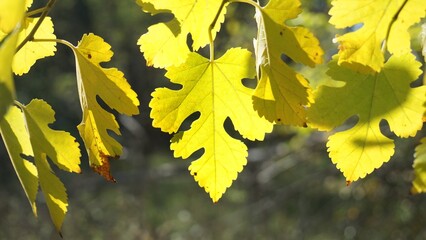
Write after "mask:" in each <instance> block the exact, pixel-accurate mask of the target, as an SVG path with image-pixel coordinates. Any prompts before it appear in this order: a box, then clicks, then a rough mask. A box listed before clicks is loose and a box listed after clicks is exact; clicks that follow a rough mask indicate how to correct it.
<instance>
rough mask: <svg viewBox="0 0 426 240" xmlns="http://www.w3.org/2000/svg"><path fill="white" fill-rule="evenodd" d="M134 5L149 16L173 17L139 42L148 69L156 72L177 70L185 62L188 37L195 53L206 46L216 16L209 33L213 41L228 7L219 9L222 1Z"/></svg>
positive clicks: (157, 0)
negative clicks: (167, 69)
mask: <svg viewBox="0 0 426 240" xmlns="http://www.w3.org/2000/svg"><path fill="white" fill-rule="evenodd" d="M137 3H138V4H139V5H140V6H142V8H143V9H144V10H145V11H149V12H151V13H152V14H157V13H164V12H171V13H172V14H173V15H174V19H173V20H172V21H170V22H167V23H158V24H156V25H153V26H151V27H150V28H148V33H146V34H144V35H143V36H141V38H140V39H139V40H138V45H140V46H141V52H143V53H144V56H145V59H146V60H147V64H148V66H151V65H153V66H154V67H159V68H164V67H168V66H172V65H174V66H178V65H180V64H181V63H183V62H185V59H186V57H187V56H188V54H189V49H188V46H187V45H186V40H187V36H188V34H191V37H192V40H193V43H192V48H193V49H194V51H197V50H198V49H200V48H201V47H204V46H206V45H207V44H209V43H210V40H209V27H210V25H211V24H212V23H213V21H214V20H215V17H216V15H217V14H219V15H218V16H219V17H218V19H217V21H216V24H215V25H214V26H213V29H212V37H213V39H214V38H215V36H216V33H217V32H218V31H219V30H220V25H221V23H222V22H223V21H224V19H225V13H226V6H227V5H228V3H225V6H224V7H223V8H222V9H221V6H222V0H210V1H197V0H182V1H166V0H137ZM219 11H221V12H220V13H219Z"/></svg>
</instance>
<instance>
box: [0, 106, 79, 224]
mask: <svg viewBox="0 0 426 240" xmlns="http://www.w3.org/2000/svg"><path fill="white" fill-rule="evenodd" d="M20 106H21V110H22V112H21V111H19V110H18V109H17V108H15V107H13V108H11V110H10V112H9V114H8V115H7V117H6V120H5V121H4V122H2V123H1V128H2V133H6V134H7V135H8V136H4V139H5V142H6V144H7V148H8V150H9V155H10V157H11V159H12V161H13V162H14V165H15V167H19V168H20V172H19V175H18V176H19V178H20V180H21V182H22V183H23V184H25V185H26V186H25V187H24V189H25V191H26V193H27V195H28V198H29V199H30V203H31V205H32V206H33V211H36V208H35V202H34V201H35V190H36V189H37V188H36V186H37V185H36V183H34V182H33V181H34V180H35V179H36V177H37V173H38V181H39V183H40V187H41V190H42V192H43V195H44V197H45V200H46V203H47V207H48V209H49V213H50V216H51V218H52V220H53V224H54V225H55V227H56V229H57V230H58V231H60V229H61V226H62V223H63V220H64V217H65V213H66V211H67V206H68V200H67V194H66V192H65V187H64V186H63V184H62V182H61V181H60V180H59V179H58V178H57V177H56V176H55V175H54V173H53V171H52V170H51V168H50V166H49V163H48V162H47V157H48V158H49V159H50V160H51V161H52V162H53V163H55V165H56V166H58V167H59V168H60V169H63V170H66V171H69V172H77V173H79V172H80V171H81V170H80V167H79V164H80V149H79V147H78V143H77V142H76V140H75V138H74V137H72V136H71V135H70V134H69V133H67V132H64V131H58V130H53V129H51V128H50V127H49V125H50V124H52V123H53V122H54V121H55V118H54V114H55V112H54V111H53V110H52V108H51V107H50V106H49V105H48V104H47V103H46V102H44V101H43V100H37V99H36V100H32V101H31V102H30V103H29V104H28V105H27V106H23V105H20ZM12 145H13V146H12ZM22 155H26V156H28V157H33V158H34V161H35V167H36V168H37V169H35V168H34V165H33V164H32V163H30V162H28V161H26V160H23V159H22ZM19 165H20V166H19ZM22 165H25V166H24V167H25V168H26V169H22V168H23V166H22Z"/></svg>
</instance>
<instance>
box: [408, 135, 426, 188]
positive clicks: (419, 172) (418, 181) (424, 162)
mask: <svg viewBox="0 0 426 240" xmlns="http://www.w3.org/2000/svg"><path fill="white" fill-rule="evenodd" d="M413 168H414V174H415V179H414V181H413V186H412V188H411V192H412V193H413V194H417V193H424V192H426V138H422V140H421V143H420V145H418V146H417V147H416V153H415V154H414V164H413Z"/></svg>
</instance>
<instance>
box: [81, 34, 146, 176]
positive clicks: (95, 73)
mask: <svg viewBox="0 0 426 240" xmlns="http://www.w3.org/2000/svg"><path fill="white" fill-rule="evenodd" d="M110 49H111V46H110V45H109V44H108V43H106V42H104V40H103V39H102V38H101V37H98V36H96V35H94V34H88V35H83V38H82V39H81V41H80V42H79V44H78V46H77V47H73V51H74V54H75V58H76V67H77V70H76V71H77V80H78V87H79V94H80V102H81V107H82V111H83V120H82V122H81V123H80V125H79V126H78V130H79V132H80V135H81V137H82V138H83V140H84V143H85V145H86V149H87V152H88V154H89V161H90V166H91V167H92V168H93V169H94V170H95V171H97V172H98V173H99V174H101V175H102V176H104V177H105V178H106V179H107V180H110V181H113V180H114V179H113V178H112V176H111V174H110V173H109V162H108V161H109V160H110V159H111V158H118V157H119V156H120V155H121V154H122V146H121V145H120V143H119V142H118V141H117V140H115V139H114V138H113V137H111V136H110V135H109V134H108V131H112V132H114V133H115V134H117V135H120V130H119V126H118V123H117V121H116V120H115V117H114V115H113V114H112V113H110V112H108V111H107V110H105V109H104V108H103V107H102V106H101V105H100V104H99V102H98V99H97V98H98V97H99V99H100V100H99V101H103V102H105V103H106V105H108V106H109V107H110V108H112V109H115V110H116V111H117V112H119V113H123V114H126V115H134V114H138V113H139V109H138V106H139V100H138V99H137V95H136V93H135V92H134V91H133V90H132V89H131V87H130V85H129V84H128V83H127V81H126V79H125V78H124V74H123V73H122V72H120V71H119V70H118V69H116V68H102V67H101V66H100V65H99V64H100V63H101V62H107V61H109V60H110V59H111V57H112V55H113V52H112V51H111V50H110ZM101 166H103V167H101Z"/></svg>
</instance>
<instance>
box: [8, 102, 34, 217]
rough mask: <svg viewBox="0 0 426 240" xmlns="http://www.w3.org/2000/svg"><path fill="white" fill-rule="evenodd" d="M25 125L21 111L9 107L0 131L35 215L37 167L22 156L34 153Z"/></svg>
mask: <svg viewBox="0 0 426 240" xmlns="http://www.w3.org/2000/svg"><path fill="white" fill-rule="evenodd" d="M25 126H26V124H25V122H24V115H23V113H22V112H21V111H20V110H19V109H18V108H17V107H11V108H9V111H8V113H7V114H6V116H5V117H4V119H3V120H2V121H1V122H0V132H1V136H2V138H3V142H4V144H5V146H6V149H7V152H8V153H9V157H10V160H11V162H12V165H13V168H14V169H15V172H16V174H17V175H18V178H19V181H20V182H21V185H22V187H23V189H24V191H25V195H26V196H27V198H28V201H29V202H30V205H31V208H32V210H33V213H34V215H37V208H36V203H35V200H36V196H37V191H38V174H37V169H36V167H35V166H34V164H33V163H32V162H30V161H28V160H25V159H24V158H23V157H22V155H25V156H33V155H34V154H33V150H32V147H31V142H30V138H29V135H28V132H27V129H26V127H25Z"/></svg>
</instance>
